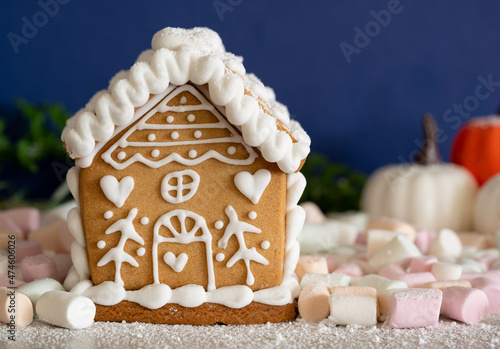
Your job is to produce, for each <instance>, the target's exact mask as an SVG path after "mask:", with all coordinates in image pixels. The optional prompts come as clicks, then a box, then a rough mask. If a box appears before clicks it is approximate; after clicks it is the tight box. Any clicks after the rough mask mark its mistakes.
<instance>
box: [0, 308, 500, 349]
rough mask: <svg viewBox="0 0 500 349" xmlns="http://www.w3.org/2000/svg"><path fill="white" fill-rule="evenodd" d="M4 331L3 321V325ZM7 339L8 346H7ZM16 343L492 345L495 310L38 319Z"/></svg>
mask: <svg viewBox="0 0 500 349" xmlns="http://www.w3.org/2000/svg"><path fill="white" fill-rule="evenodd" d="M3 328H4V333H6V330H7V326H5V325H4V326H3ZM9 344H10V345H9ZM7 346H9V347H11V346H15V347H20V348H54V349H57V348H120V349H127V348H196V347H203V348H232V349H233V348H234V349H237V348H402V347H404V348H406V349H410V348H417V347H426V348H475V349H476V348H498V347H500V314H498V315H494V316H491V315H490V316H489V317H487V318H486V319H484V320H483V321H482V322H481V323H479V324H475V325H465V324H461V323H457V322H454V321H451V320H447V319H441V321H440V322H439V325H438V326H437V327H434V328H418V329H404V330H394V329H391V328H389V327H387V326H385V325H384V324H379V325H377V326H374V327H368V328H361V327H355V326H334V325H331V324H329V323H328V321H327V320H325V321H323V322H319V323H318V322H307V321H303V320H301V319H298V320H295V321H291V322H285V323H279V324H270V323H267V324H264V325H246V326H225V325H214V326H188V325H172V326H165V325H152V324H144V323H137V322H135V323H111V322H97V323H94V324H93V325H92V326H91V327H90V328H88V329H86V330H78V331H74V330H68V329H63V328H58V327H55V326H50V325H48V324H46V323H44V322H41V321H39V320H35V321H33V323H32V324H31V325H30V326H27V327H24V328H21V329H19V330H18V332H17V341H16V342H11V341H9V340H7V336H6V335H5V336H2V338H1V339H0V347H7Z"/></svg>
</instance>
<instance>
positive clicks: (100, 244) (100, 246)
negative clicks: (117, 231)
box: [97, 240, 106, 250]
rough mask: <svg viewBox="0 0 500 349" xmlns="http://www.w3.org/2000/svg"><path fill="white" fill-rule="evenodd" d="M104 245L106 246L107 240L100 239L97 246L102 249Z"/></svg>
mask: <svg viewBox="0 0 500 349" xmlns="http://www.w3.org/2000/svg"><path fill="white" fill-rule="evenodd" d="M104 247H106V241H104V240H99V241H98V242H97V248H98V249H100V250H102V249H103V248H104Z"/></svg>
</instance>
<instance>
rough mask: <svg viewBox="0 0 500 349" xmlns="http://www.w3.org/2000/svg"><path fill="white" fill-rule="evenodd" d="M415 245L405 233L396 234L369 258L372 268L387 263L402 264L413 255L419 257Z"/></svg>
mask: <svg viewBox="0 0 500 349" xmlns="http://www.w3.org/2000/svg"><path fill="white" fill-rule="evenodd" d="M420 256H421V253H420V251H419V249H418V248H417V246H415V244H414V243H413V242H411V241H410V239H409V238H408V237H407V236H406V235H401V234H398V235H396V236H395V237H394V238H393V239H392V240H391V241H390V242H389V243H388V244H387V245H385V246H384V247H382V248H381V249H380V250H378V252H377V253H375V254H374V255H373V256H372V257H371V258H370V260H369V263H370V265H371V266H372V268H373V269H375V270H379V269H380V268H382V267H383V266H384V265H386V264H389V263H397V264H401V265H404V264H406V263H407V262H409V261H410V260H411V258H414V257H420Z"/></svg>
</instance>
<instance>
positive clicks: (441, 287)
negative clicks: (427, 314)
mask: <svg viewBox="0 0 500 349" xmlns="http://www.w3.org/2000/svg"><path fill="white" fill-rule="evenodd" d="M452 286H462V287H471V285H470V281H467V280H447V281H432V282H427V283H425V284H423V285H422V286H420V287H422V288H436V289H438V290H441V291H444V290H445V289H446V288H448V287H452Z"/></svg>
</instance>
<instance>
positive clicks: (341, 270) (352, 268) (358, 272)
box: [335, 262, 365, 277]
mask: <svg viewBox="0 0 500 349" xmlns="http://www.w3.org/2000/svg"><path fill="white" fill-rule="evenodd" d="M335 273H337V274H344V275H349V276H357V277H360V276H364V275H365V272H364V271H363V268H361V267H360V266H359V265H358V264H356V263H351V262H346V263H342V264H341V265H340V266H339V267H338V268H337V269H335Z"/></svg>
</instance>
